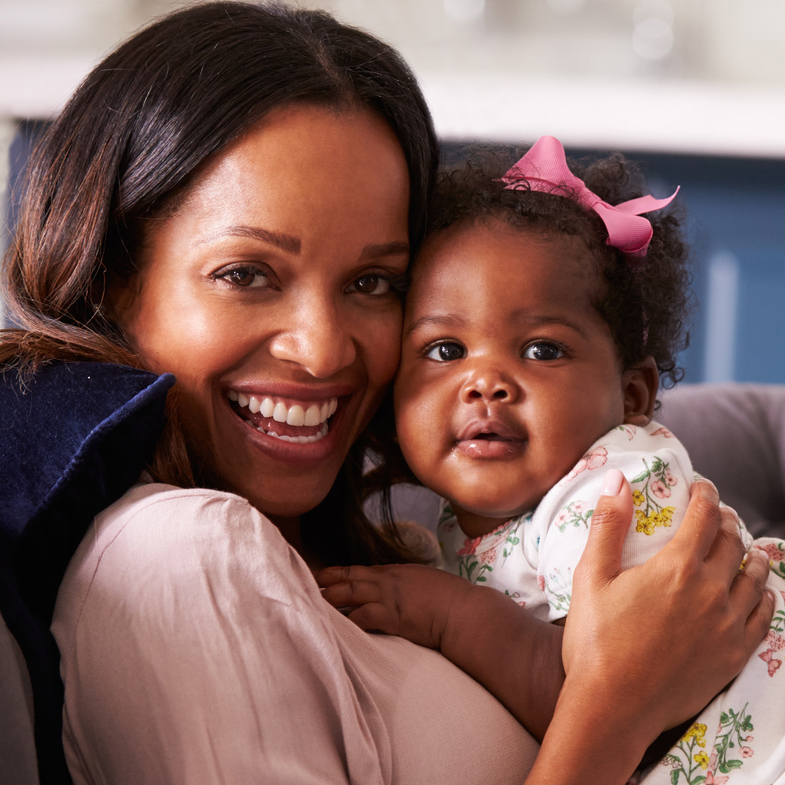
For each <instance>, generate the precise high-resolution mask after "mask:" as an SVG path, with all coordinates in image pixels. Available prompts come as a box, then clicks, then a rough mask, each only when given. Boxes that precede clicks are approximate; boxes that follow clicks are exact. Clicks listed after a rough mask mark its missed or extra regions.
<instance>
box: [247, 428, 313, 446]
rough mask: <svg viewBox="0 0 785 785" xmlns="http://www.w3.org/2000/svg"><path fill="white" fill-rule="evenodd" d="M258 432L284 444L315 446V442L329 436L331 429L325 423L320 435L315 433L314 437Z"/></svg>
mask: <svg viewBox="0 0 785 785" xmlns="http://www.w3.org/2000/svg"><path fill="white" fill-rule="evenodd" d="M256 430H257V431H260V432H261V433H266V434H267V435H268V436H273V437H275V438H276V439H280V440H281V441H282V442H289V443H290V444H313V443H314V442H318V441H319V440H320V439H323V438H324V437H325V436H326V435H327V431H328V430H329V429H328V427H327V423H325V424H324V425H323V426H322V428H321V430H320V431H319V433H315V434H314V435H313V436H287V435H285V434H280V433H276V432H275V431H265V430H264V429H263V428H257V429H256Z"/></svg>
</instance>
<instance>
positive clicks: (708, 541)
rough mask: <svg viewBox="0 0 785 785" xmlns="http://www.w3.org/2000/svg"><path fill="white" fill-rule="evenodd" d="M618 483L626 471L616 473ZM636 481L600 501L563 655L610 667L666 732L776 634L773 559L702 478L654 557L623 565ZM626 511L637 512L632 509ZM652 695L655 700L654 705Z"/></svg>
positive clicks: (578, 663) (576, 663)
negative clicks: (746, 538)
mask: <svg viewBox="0 0 785 785" xmlns="http://www.w3.org/2000/svg"><path fill="white" fill-rule="evenodd" d="M609 479H611V481H612V482H618V478H609ZM629 493H630V491H629V485H627V483H626V482H624V483H623V484H622V487H621V492H620V493H619V495H618V496H615V497H610V498H609V499H608V500H607V501H608V503H607V504H605V505H604V506H602V507H601V508H598V509H597V511H595V513H594V516H593V518H592V526H591V534H590V537H589V542H588V544H587V547H586V550H585V552H584V554H583V557H582V558H581V561H580V563H579V565H578V568H577V569H576V572H575V578H574V584H573V600H572V605H571V607H570V613H569V616H568V620H567V625H566V628H565V636H564V644H563V660H564V666H565V670H566V672H567V674H568V676H569V674H570V671H571V670H572V669H577V670H578V671H583V670H595V669H596V671H598V672H599V673H600V674H603V673H605V674H607V676H606V677H605V678H604V679H603V681H604V683H605V684H606V689H609V688H611V685H615V686H614V687H613V689H615V690H617V693H616V695H617V700H619V701H625V702H634V703H636V704H638V705H640V709H641V711H645V712H647V713H648V714H649V715H650V717H651V720H652V723H653V724H655V725H656V727H655V730H656V731H657V732H659V731H661V730H664V729H665V728H667V727H671V726H673V725H677V724H678V723H679V722H682V721H684V720H686V719H688V718H690V717H691V716H693V715H694V714H696V713H697V712H698V711H700V710H701V709H702V708H703V707H704V706H705V705H706V703H708V702H709V701H710V700H711V698H713V697H714V695H715V694H716V693H717V692H719V691H720V690H721V689H722V688H723V687H724V686H725V685H726V684H727V683H728V682H729V681H730V680H731V679H733V678H734V677H735V676H736V675H737V674H738V673H739V671H740V670H741V668H742V667H743V665H744V664H745V663H746V661H747V660H748V659H749V657H750V656H751V655H752V653H753V651H754V650H755V648H756V646H757V645H758V644H759V643H760V641H761V640H762V638H763V636H764V635H765V634H766V632H767V630H768V626H769V622H770V620H771V615H772V613H773V607H774V606H773V601H772V599H771V597H770V596H769V595H768V594H766V593H765V592H764V586H765V582H766V576H767V573H768V563H767V561H766V559H765V557H764V556H763V555H761V554H758V553H757V552H755V551H753V552H752V553H750V554H749V555H748V557H747V559H746V563H745V566H744V568H743V569H741V570H740V569H739V567H740V565H741V563H742V560H743V558H744V547H743V545H742V543H741V540H740V537H739V533H738V517H737V515H736V513H735V512H734V511H733V510H731V509H730V508H727V507H724V508H720V507H719V498H718V495H717V490H716V488H715V487H714V486H713V485H712V484H711V483H709V482H706V481H698V482H696V483H695V484H694V485H693V490H692V498H691V501H690V504H689V507H688V509H687V513H686V515H685V518H684V520H683V522H682V523H681V525H680V527H679V530H678V531H677V532H676V534H675V536H674V538H673V540H671V542H670V543H669V544H668V545H666V546H665V547H664V548H663V549H662V550H661V551H660V552H659V553H657V554H656V555H655V556H653V557H652V558H651V559H649V561H647V562H646V563H645V564H643V565H641V566H639V567H634V568H632V569H629V570H625V571H624V572H621V571H620V569H619V558H620V554H621V544H622V542H623V540H624V537H625V535H626V528H625V527H622V526H619V525H617V518H616V515H617V511H618V510H619V509H620V508H622V507H629V509H631V500H630V498H629ZM622 517H623V519H625V520H630V517H631V516H630V515H629V514H623V515H622ZM647 704H648V705H647Z"/></svg>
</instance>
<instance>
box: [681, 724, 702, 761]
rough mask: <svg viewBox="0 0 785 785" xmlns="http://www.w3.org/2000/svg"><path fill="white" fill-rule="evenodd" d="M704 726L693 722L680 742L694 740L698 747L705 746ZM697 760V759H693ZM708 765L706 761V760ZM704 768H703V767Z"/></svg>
mask: <svg viewBox="0 0 785 785" xmlns="http://www.w3.org/2000/svg"><path fill="white" fill-rule="evenodd" d="M705 736H706V726H705V725H704V724H703V723H702V722H693V723H692V725H690V729H689V730H688V731H687V732H686V733H685V734H684V735H683V736H682V737H681V740H682V741H689V740H690V739H695V741H696V743H697V744H698V746H699V747H705V746H706V739H705ZM695 760H697V758H696V759H695ZM707 763H708V759H707ZM703 768H704V769H705V768H706V767H705V766H704V767H703Z"/></svg>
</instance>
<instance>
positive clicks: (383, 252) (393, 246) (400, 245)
mask: <svg viewBox="0 0 785 785" xmlns="http://www.w3.org/2000/svg"><path fill="white" fill-rule="evenodd" d="M397 254H406V255H407V256H408V254H409V243H405V242H403V241H400V240H396V241H393V242H391V243H378V244H377V245H366V246H365V248H363V252H362V258H363V259H378V258H380V257H382V256H395V255H397Z"/></svg>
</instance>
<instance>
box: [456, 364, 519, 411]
mask: <svg viewBox="0 0 785 785" xmlns="http://www.w3.org/2000/svg"><path fill="white" fill-rule="evenodd" d="M519 396H520V387H519V386H518V384H517V383H516V382H515V381H514V380H513V379H512V378H511V377H510V376H509V375H508V374H507V373H505V372H504V371H503V370H502V369H501V368H500V367H498V366H496V365H493V364H487V363H484V364H482V365H481V366H477V367H475V368H474V369H472V370H471V372H470V374H469V377H468V378H467V379H466V381H465V383H464V384H463V387H462V388H461V400H462V401H464V403H473V402H475V401H478V400H484V401H486V402H491V401H497V402H499V403H515V402H516V401H517V400H518V398H519Z"/></svg>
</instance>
